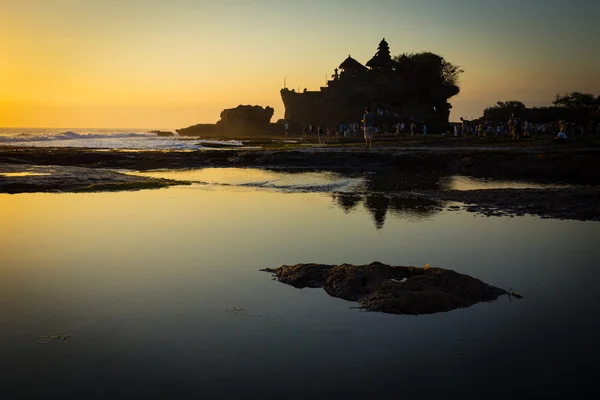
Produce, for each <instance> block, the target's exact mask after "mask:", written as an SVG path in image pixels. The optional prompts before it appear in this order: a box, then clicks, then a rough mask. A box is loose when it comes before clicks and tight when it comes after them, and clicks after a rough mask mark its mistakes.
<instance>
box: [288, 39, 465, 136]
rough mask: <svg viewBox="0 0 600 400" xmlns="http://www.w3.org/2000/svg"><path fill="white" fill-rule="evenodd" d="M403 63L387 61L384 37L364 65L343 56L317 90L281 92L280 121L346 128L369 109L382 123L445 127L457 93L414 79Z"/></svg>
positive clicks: (406, 65) (407, 63)
mask: <svg viewBox="0 0 600 400" xmlns="http://www.w3.org/2000/svg"><path fill="white" fill-rule="evenodd" d="M405 61H406V63H405ZM409 64H410V60H409V59H408V58H407V57H404V56H403V57H400V60H399V61H395V60H394V59H393V58H392V57H391V55H390V48H389V45H388V43H387V42H386V40H385V38H384V39H383V40H382V41H381V42H380V43H379V46H378V48H377V52H376V53H375V55H374V56H373V58H371V59H370V60H369V61H367V63H366V65H363V64H361V63H360V62H358V61H357V60H355V59H354V58H352V57H351V56H348V58H346V59H345V60H344V61H343V62H342V63H341V64H340V65H339V67H338V68H336V69H335V70H334V74H333V75H332V76H331V78H332V79H331V80H328V81H327V86H324V87H321V88H320V90H318V91H308V90H306V89H305V90H304V91H303V92H296V91H295V90H290V89H288V88H283V89H281V98H282V100H283V103H284V105H285V120H286V121H288V122H290V123H296V124H301V125H307V124H310V123H313V124H326V125H334V124H340V123H345V124H347V123H352V122H358V121H360V119H361V117H362V115H363V113H364V109H365V107H371V109H372V111H373V112H375V111H376V110H377V109H379V110H383V111H384V116H383V118H378V119H379V120H380V121H381V122H383V123H390V122H392V121H393V120H394V119H396V120H397V119H408V118H411V117H413V118H418V119H419V120H422V121H424V122H425V123H427V124H428V125H430V126H441V125H444V126H445V125H447V124H448V119H449V116H450V108H452V106H451V105H450V103H448V99H449V98H450V97H452V96H453V95H455V94H457V93H458V89H452V88H449V87H448V86H444V85H440V84H439V82H432V81H427V80H424V79H418V76H419V75H418V74H415V72H414V70H410V65H409Z"/></svg>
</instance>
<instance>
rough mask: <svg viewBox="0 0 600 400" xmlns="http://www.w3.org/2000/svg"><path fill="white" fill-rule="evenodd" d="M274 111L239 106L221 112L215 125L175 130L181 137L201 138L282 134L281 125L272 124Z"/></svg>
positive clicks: (259, 107)
mask: <svg viewBox="0 0 600 400" xmlns="http://www.w3.org/2000/svg"><path fill="white" fill-rule="evenodd" d="M274 112H275V110H274V109H273V108H272V107H269V106H267V107H264V108H263V107H261V106H250V105H239V106H237V107H236V108H228V109H225V110H223V111H221V119H220V120H219V121H218V122H217V123H216V124H198V125H192V126H189V127H187V128H183V129H177V133H179V134H180V135H182V136H202V135H210V134H218V135H221V134H234V135H238V136H240V135H245V134H263V135H264V134H272V133H283V125H281V124H272V123H271V118H273V114H274Z"/></svg>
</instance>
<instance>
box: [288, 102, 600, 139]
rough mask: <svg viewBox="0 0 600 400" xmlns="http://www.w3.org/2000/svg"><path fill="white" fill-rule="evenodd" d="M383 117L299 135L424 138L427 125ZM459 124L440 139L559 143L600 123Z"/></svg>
mask: <svg viewBox="0 0 600 400" xmlns="http://www.w3.org/2000/svg"><path fill="white" fill-rule="evenodd" d="M383 115H386V116H387V115H388V114H386V113H385V111H383V110H380V109H378V110H377V111H376V113H373V112H371V110H370V109H368V108H367V109H366V110H365V114H364V115H363V118H362V120H361V121H360V122H352V123H348V124H344V123H341V124H337V125H318V126H317V125H315V124H312V123H310V124H308V125H307V126H305V127H304V128H303V129H302V136H303V137H305V136H313V137H316V138H317V139H318V142H319V143H324V140H325V137H335V138H342V137H352V136H364V138H365V141H366V145H367V146H371V144H372V138H373V135H375V134H382V135H390V134H395V135H397V136H405V135H412V136H414V135H423V136H427V133H428V129H427V125H426V124H425V123H424V121H422V120H420V119H418V118H414V117H410V118H401V117H400V116H398V115H395V116H394V117H395V118H394V120H395V121H396V123H395V124H379V123H377V117H378V116H383ZM460 121H461V122H460V123H453V124H451V125H450V128H449V129H448V130H447V131H446V132H442V136H454V137H462V138H466V137H475V136H478V137H482V136H491V137H510V138H513V139H520V138H527V137H534V136H546V135H552V136H555V137H556V138H557V139H559V140H560V141H563V140H568V139H575V138H577V136H580V135H584V134H595V135H600V122H597V123H594V122H590V123H587V124H581V123H577V122H568V121H552V122H546V123H534V122H531V121H527V120H525V121H522V120H521V119H520V118H519V117H518V116H515V115H512V116H511V117H510V118H509V119H508V121H506V122H495V121H491V120H483V119H479V120H474V121H468V120H466V119H464V118H461V119H460ZM285 131H286V135H287V134H288V131H289V126H288V124H287V123H286V124H285ZM367 131H368V133H367Z"/></svg>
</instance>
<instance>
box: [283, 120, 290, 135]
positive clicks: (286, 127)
mask: <svg viewBox="0 0 600 400" xmlns="http://www.w3.org/2000/svg"><path fill="white" fill-rule="evenodd" d="M284 129H285V136H288V135H289V134H290V126H289V125H288V123H287V122H286V123H285V125H284Z"/></svg>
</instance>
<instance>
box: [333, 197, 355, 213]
mask: <svg viewBox="0 0 600 400" xmlns="http://www.w3.org/2000/svg"><path fill="white" fill-rule="evenodd" d="M333 198H334V199H336V200H337V203H338V205H339V206H340V207H341V208H342V210H344V212H345V213H346V214H347V213H349V212H350V211H352V210H353V209H354V208H356V206H357V205H358V203H360V201H361V198H360V196H356V195H353V194H346V193H342V194H339V193H338V194H334V195H333Z"/></svg>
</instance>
